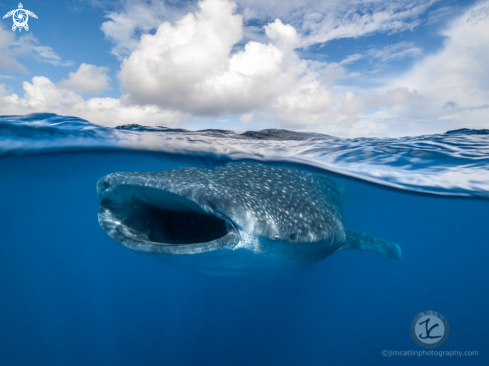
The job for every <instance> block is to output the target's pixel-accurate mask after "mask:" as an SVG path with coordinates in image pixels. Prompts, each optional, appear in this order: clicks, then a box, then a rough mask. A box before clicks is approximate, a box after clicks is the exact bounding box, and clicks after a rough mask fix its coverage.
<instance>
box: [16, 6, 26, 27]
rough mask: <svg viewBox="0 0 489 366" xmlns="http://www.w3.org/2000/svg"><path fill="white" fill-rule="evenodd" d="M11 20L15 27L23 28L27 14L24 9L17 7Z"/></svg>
mask: <svg viewBox="0 0 489 366" xmlns="http://www.w3.org/2000/svg"><path fill="white" fill-rule="evenodd" d="M13 20H14V24H15V25H16V26H17V27H19V28H23V27H24V26H25V25H26V24H27V21H28V20H29V15H28V14H27V12H26V11H25V10H24V9H17V10H16V11H15V13H14V16H13Z"/></svg>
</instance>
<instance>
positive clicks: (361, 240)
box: [337, 229, 401, 259]
mask: <svg viewBox="0 0 489 366" xmlns="http://www.w3.org/2000/svg"><path fill="white" fill-rule="evenodd" d="M345 234H346V240H345V242H344V243H343V245H342V246H341V247H339V248H338V249H337V251H338V250H367V251H369V252H375V253H379V254H383V255H386V256H387V257H391V258H394V259H401V247H400V246H399V245H397V244H396V243H393V242H391V241H388V240H385V239H381V238H377V237H375V236H371V235H368V234H366V233H364V232H361V231H358V230H349V229H347V230H345Z"/></svg>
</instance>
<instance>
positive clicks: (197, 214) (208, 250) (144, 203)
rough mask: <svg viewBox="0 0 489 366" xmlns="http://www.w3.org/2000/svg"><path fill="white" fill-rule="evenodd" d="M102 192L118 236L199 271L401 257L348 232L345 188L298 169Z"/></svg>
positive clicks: (109, 182)
mask: <svg viewBox="0 0 489 366" xmlns="http://www.w3.org/2000/svg"><path fill="white" fill-rule="evenodd" d="M97 193H98V196H99V198H100V208H99V213H98V219H99V223H100V226H101V227H102V229H103V230H104V231H105V232H106V233H107V234H108V235H109V237H111V238H112V239H113V240H115V241H116V242H117V243H120V244H122V245H123V246H125V247H127V248H129V249H132V250H134V251H137V252H140V253H143V254H145V255H148V256H151V257H153V258H156V259H158V260H160V261H162V262H165V263H167V264H169V265H172V266H175V267H178V268H179V269H181V270H184V271H186V272H190V273H195V274H203V275H215V276H239V275H256V274H262V273H270V274H280V273H284V272H289V271H291V270H296V269H299V268H303V267H306V266H309V265H311V264H313V263H316V262H318V261H320V260H323V259H324V258H326V257H327V256H329V255H331V254H333V253H335V252H338V251H342V250H365V251H371V252H376V253H379V254H383V255H385V256H388V257H391V258H395V259H399V258H400V257H401V249H400V247H399V245H398V244H396V243H393V242H390V241H388V240H385V239H382V238H378V237H374V236H371V235H368V234H366V233H364V232H361V231H357V230H353V229H345V228H344V227H343V222H342V215H341V201H342V197H341V195H342V193H341V189H340V188H339V186H338V184H337V183H335V182H334V181H333V180H332V179H330V178H328V177H326V176H325V175H323V174H320V173H315V172H311V171H303V170H300V169H296V168H293V167H286V166H278V165H277V166H274V165H265V164H261V163H255V162H232V163H228V164H226V165H223V166H219V167H215V168H213V169H209V168H202V167H183V168H177V169H169V170H163V171H159V172H116V173H111V174H108V175H106V176H105V177H103V178H101V179H100V180H99V181H98V183H97Z"/></svg>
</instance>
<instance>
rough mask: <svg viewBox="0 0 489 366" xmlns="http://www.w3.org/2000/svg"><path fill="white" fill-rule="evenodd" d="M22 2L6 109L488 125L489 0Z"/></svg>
mask: <svg viewBox="0 0 489 366" xmlns="http://www.w3.org/2000/svg"><path fill="white" fill-rule="evenodd" d="M23 6H24V9H27V10H30V11H32V12H33V13H35V14H36V15H37V16H38V19H34V18H32V17H30V18H29V22H28V24H29V27H30V29H29V31H25V29H22V30H21V31H20V32H19V30H16V31H15V32H14V31H12V28H11V27H12V24H13V20H12V17H8V18H6V19H2V21H1V23H0V114H26V113H35V112H52V113H58V114H64V115H75V116H78V117H81V118H85V119H88V120H89V121H91V122H93V123H97V124H102V125H107V126H116V125H120V124H126V123H139V124H142V125H162V126H172V127H176V126H179V127H185V128H194V129H200V128H228V129H238V130H248V129H260V128H271V127H273V128H288V129H295V130H306V131H318V132H323V133H328V134H333V135H338V136H348V137H354V136H401V135H419V134H424V133H436V132H444V131H447V130H450V129H456V128H462V127H468V128H489V118H488V117H489V71H488V70H487V67H486V65H487V64H489V31H488V30H489V1H478V2H477V1H451V0H445V1H443V0H440V1H435V0H394V1H392V0H391V1H385V0H370V1H359V0H341V1H340V0H330V1H327V2H325V1H318V0H305V1H301V2H298V1H289V0H282V1H275V0H270V1H267V2H263V1H258V0H242V1H235V2H233V1H230V0H203V1H200V2H197V1H176V0H166V1H156V0H148V1H139V0H126V1H122V2H120V1H101V0H76V1H50V2H40V1H27V2H24V3H23ZM17 7H18V2H17V1H15V2H14V1H3V0H2V1H1V2H0V13H2V15H3V14H6V13H8V12H9V11H10V10H14V9H17Z"/></svg>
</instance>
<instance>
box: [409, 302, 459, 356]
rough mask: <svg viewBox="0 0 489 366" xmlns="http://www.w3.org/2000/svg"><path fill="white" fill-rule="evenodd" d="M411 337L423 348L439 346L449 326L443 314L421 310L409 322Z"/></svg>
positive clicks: (446, 336) (447, 332)
mask: <svg viewBox="0 0 489 366" xmlns="http://www.w3.org/2000/svg"><path fill="white" fill-rule="evenodd" d="M410 330H411V338H413V341H414V342H415V343H416V344H417V345H418V346H421V347H423V348H436V347H439V346H441V345H442V344H443V343H445V341H446V340H447V338H448V334H449V333H450V327H449V325H448V322H447V320H446V319H445V317H444V316H443V315H441V314H440V313H437V312H436V311H431V310H429V311H423V312H421V313H419V314H418V315H416V316H415V317H414V319H413V321H412V322H411V329H410Z"/></svg>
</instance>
